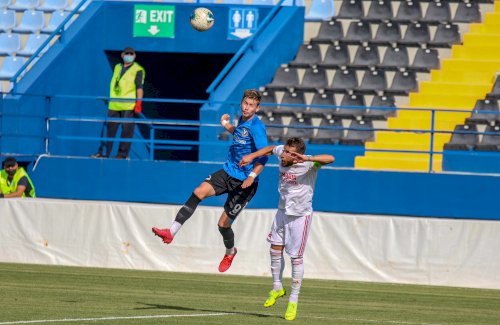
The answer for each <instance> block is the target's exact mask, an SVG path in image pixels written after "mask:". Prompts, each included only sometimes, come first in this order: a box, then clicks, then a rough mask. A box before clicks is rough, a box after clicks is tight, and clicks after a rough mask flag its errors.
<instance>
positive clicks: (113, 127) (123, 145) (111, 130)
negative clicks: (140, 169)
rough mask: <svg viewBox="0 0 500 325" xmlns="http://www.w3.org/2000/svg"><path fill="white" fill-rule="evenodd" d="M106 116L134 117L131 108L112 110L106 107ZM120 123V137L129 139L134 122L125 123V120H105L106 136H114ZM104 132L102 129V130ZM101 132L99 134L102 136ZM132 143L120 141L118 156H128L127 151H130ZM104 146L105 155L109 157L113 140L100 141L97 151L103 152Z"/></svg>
mask: <svg viewBox="0 0 500 325" xmlns="http://www.w3.org/2000/svg"><path fill="white" fill-rule="evenodd" d="M108 117H109V118H113V119H117V118H134V111H133V110H128V111H113V110H110V109H108ZM120 124H121V125H122V134H121V138H122V139H131V138H132V137H133V136H134V128H135V123H129V122H127V123H125V122H121V123H120V122H114V121H113V122H107V123H106V126H107V128H108V132H107V134H106V137H107V138H110V139H111V138H114V137H115V136H116V132H117V131H118V126H119V125H120ZM102 133H104V130H103V132H102ZM102 135H103V134H101V136H102ZM131 145H132V143H131V142H124V141H121V142H120V146H119V147H118V155H117V156H120V157H128V154H129V151H130V146H131ZM104 148H106V154H105V155H106V156H107V157H109V156H110V154H111V150H112V149H113V141H106V142H104V141H103V142H101V146H100V147H99V152H100V153H103V151H104Z"/></svg>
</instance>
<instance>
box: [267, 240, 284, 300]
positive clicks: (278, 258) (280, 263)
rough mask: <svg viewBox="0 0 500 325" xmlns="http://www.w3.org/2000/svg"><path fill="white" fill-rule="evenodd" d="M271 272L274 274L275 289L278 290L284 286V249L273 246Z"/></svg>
mask: <svg viewBox="0 0 500 325" xmlns="http://www.w3.org/2000/svg"><path fill="white" fill-rule="evenodd" d="M270 251H271V274H272V275H273V290H274V291H278V290H281V288H283V270H284V269H285V259H284V258H283V251H280V250H277V249H272V248H271V250H270Z"/></svg>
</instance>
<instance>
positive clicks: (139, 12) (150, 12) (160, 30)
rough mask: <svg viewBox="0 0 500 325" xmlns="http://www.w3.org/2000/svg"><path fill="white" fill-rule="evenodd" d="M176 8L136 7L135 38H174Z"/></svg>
mask: <svg viewBox="0 0 500 325" xmlns="http://www.w3.org/2000/svg"><path fill="white" fill-rule="evenodd" d="M174 26H175V6H155V5H135V6H134V37H164V38H167V37H170V38H173V37H174V34H175V33H174V31H175V28H174Z"/></svg>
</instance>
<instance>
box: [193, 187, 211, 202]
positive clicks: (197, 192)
mask: <svg viewBox="0 0 500 325" xmlns="http://www.w3.org/2000/svg"><path fill="white" fill-rule="evenodd" d="M193 194H194V195H196V197H197V198H198V199H200V201H201V200H203V199H205V198H206V197H207V196H208V195H207V193H206V191H205V190H204V189H203V187H202V186H201V185H200V186H198V187H197V188H196V189H195V190H194V191H193Z"/></svg>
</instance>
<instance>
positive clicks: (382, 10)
mask: <svg viewBox="0 0 500 325" xmlns="http://www.w3.org/2000/svg"><path fill="white" fill-rule="evenodd" d="M392 16H393V12H392V6H391V1H383V0H373V1H371V2H370V7H369V9H368V13H367V14H366V16H364V17H363V19H365V20H368V21H373V22H382V21H386V20H391V19H392Z"/></svg>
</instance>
